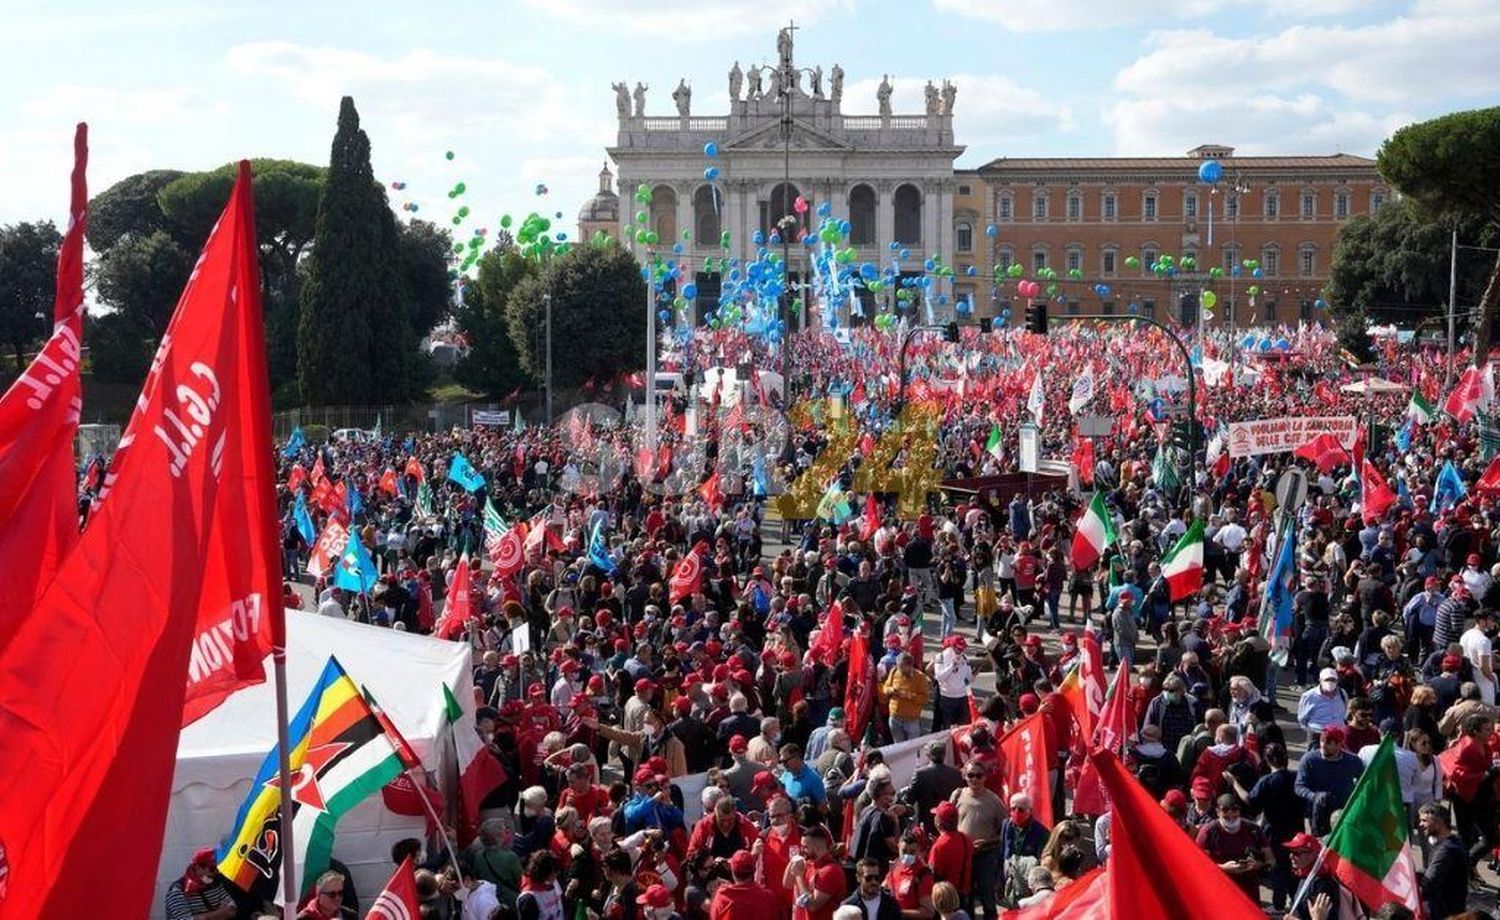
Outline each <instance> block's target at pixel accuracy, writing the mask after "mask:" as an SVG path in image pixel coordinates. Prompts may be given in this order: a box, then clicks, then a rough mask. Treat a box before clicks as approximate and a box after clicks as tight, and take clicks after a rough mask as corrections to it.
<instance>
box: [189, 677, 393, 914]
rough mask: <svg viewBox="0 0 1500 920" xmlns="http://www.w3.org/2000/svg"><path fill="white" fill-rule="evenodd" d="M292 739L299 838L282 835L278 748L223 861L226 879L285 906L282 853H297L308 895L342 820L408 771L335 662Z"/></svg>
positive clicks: (294, 832)
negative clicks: (286, 848)
mask: <svg viewBox="0 0 1500 920" xmlns="http://www.w3.org/2000/svg"><path fill="white" fill-rule="evenodd" d="M287 737H288V738H289V739H290V743H291V750H290V760H291V769H292V774H293V775H294V776H295V777H297V781H296V782H295V784H294V786H293V788H292V790H291V796H292V829H291V833H290V834H287V833H286V832H285V830H284V829H283V828H282V827H281V812H280V808H281V792H282V790H281V775H280V770H279V760H280V754H279V748H277V747H273V748H271V750H270V752H269V753H268V754H266V757H265V760H263V761H262V762H261V765H260V771H259V772H258V773H256V775H255V779H254V780H253V781H252V782H251V784H250V794H249V796H248V797H247V798H246V799H245V802H244V804H243V805H241V806H240V810H239V814H238V815H237V816H236V818H235V823H234V828H233V830H232V831H231V832H230V834H229V842H228V843H225V844H223V845H222V846H220V847H219V851H218V854H217V855H218V860H219V872H220V873H221V874H223V876H224V877H225V878H227V879H229V880H230V881H231V882H233V883H234V884H235V885H236V886H238V887H239V888H241V889H243V890H244V891H246V892H248V893H250V894H251V895H254V896H256V897H257V898H260V899H262V900H268V901H269V900H276V901H277V903H280V898H281V894H282V891H281V852H280V848H281V847H282V846H285V845H288V844H290V845H291V846H292V847H293V851H292V852H293V859H294V861H295V862H296V864H297V865H298V870H297V878H298V879H300V880H301V881H302V884H303V887H304V890H305V889H306V886H308V885H310V884H311V883H313V882H315V881H317V878H318V876H319V875H322V874H323V872H324V871H325V870H327V868H328V857H329V854H330V853H332V852H333V830H334V826H335V825H336V824H337V823H338V820H339V818H341V817H343V816H344V815H345V814H346V813H348V812H349V811H350V810H352V809H353V808H354V806H356V805H358V804H359V803H360V802H362V801H364V800H365V799H366V798H368V797H369V796H371V795H374V794H375V793H377V792H379V791H380V789H381V787H383V786H384V785H385V784H386V783H389V782H390V781H391V780H393V779H395V778H396V777H397V776H399V775H401V773H403V772H404V771H405V769H406V767H407V764H405V763H403V762H402V750H401V747H400V746H398V742H397V741H396V740H395V739H394V738H392V736H391V735H390V734H389V733H388V732H387V731H386V730H385V727H384V726H383V725H382V723H381V720H380V717H379V716H378V715H377V714H376V712H375V711H374V710H373V709H371V707H370V705H369V704H368V703H367V702H366V701H365V698H364V696H362V695H361V694H360V691H359V688H358V687H356V686H355V685H354V681H352V680H350V679H349V675H348V674H346V673H344V668H343V666H342V665H340V664H339V663H338V659H336V658H329V659H328V664H327V665H325V666H324V668H323V674H322V676H321V677H319V678H318V682H317V683H316V684H315V685H313V688H312V693H310V694H309V695H308V697H307V702H305V703H303V704H302V708H301V709H300V710H298V711H297V715H296V716H295V717H294V718H293V719H292V722H291V724H290V725H289V726H288V731H287Z"/></svg>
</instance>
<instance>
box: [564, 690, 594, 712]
mask: <svg viewBox="0 0 1500 920" xmlns="http://www.w3.org/2000/svg"><path fill="white" fill-rule="evenodd" d="M568 705H569V706H571V707H572V708H574V709H593V708H594V701H593V700H591V699H589V698H588V697H586V696H584V695H583V694H582V693H577V694H574V695H573V698H572V699H571V700H569V701H568Z"/></svg>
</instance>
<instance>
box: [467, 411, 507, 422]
mask: <svg viewBox="0 0 1500 920" xmlns="http://www.w3.org/2000/svg"><path fill="white" fill-rule="evenodd" d="M469 421H470V423H471V424H474V425H509V424H510V410H509V409H500V410H498V411H497V410H494V409H475V410H474V411H473V412H471V413H469Z"/></svg>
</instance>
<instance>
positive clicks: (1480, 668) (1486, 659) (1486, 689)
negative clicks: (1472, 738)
mask: <svg viewBox="0 0 1500 920" xmlns="http://www.w3.org/2000/svg"><path fill="white" fill-rule="evenodd" d="M1494 625H1495V613H1494V611H1492V610H1485V609H1483V608H1481V609H1480V610H1479V612H1477V613H1475V614H1474V625H1473V626H1471V627H1469V628H1468V629H1467V630H1466V631H1465V632H1464V634H1463V635H1461V636H1459V637H1458V644H1459V645H1460V646H1461V647H1462V648H1463V650H1464V657H1465V658H1467V659H1469V664H1470V665H1472V666H1473V667H1474V683H1476V684H1478V685H1479V698H1480V699H1482V700H1484V702H1485V703H1486V704H1488V705H1490V706H1493V705H1495V665H1494V651H1493V648H1492V646H1491V644H1490V637H1489V636H1488V635H1487V632H1488V631H1489V630H1490V629H1492V628H1493V627H1494Z"/></svg>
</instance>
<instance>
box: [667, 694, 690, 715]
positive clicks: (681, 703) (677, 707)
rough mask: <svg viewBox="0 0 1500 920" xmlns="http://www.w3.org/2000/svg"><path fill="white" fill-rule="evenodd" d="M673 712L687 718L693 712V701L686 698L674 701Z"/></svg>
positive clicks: (682, 697)
mask: <svg viewBox="0 0 1500 920" xmlns="http://www.w3.org/2000/svg"><path fill="white" fill-rule="evenodd" d="M672 711H673V712H675V713H677V714H678V715H680V716H685V715H687V714H688V713H690V712H692V711H693V701H692V700H690V699H688V698H687V697H685V696H679V697H678V698H677V699H675V700H673V701H672Z"/></svg>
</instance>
